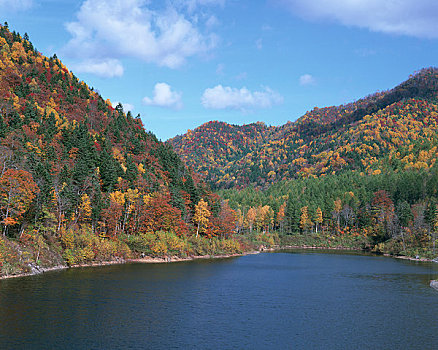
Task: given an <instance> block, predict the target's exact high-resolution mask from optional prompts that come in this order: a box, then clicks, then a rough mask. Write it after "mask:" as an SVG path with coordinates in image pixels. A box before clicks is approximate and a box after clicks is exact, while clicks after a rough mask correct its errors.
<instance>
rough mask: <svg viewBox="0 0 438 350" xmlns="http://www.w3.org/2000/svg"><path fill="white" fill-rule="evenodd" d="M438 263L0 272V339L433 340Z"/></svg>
mask: <svg viewBox="0 0 438 350" xmlns="http://www.w3.org/2000/svg"><path fill="white" fill-rule="evenodd" d="M437 265H438V264H436V265H435V264H426V263H413V262H409V261H401V260H395V259H390V258H386V257H369V256H363V255H358V254H355V253H348V254H339V252H336V253H334V252H329V253H326V252H322V253H321V252H309V251H305V252H299V251H293V252H281V253H267V254H259V255H251V256H245V257H241V258H234V259H224V260H210V261H196V262H189V263H176V264H156V265H143V264H131V265H120V266H107V267H99V268H84V269H72V270H67V271H59V272H52V273H47V274H45V275H41V276H32V277H27V278H20V279H12V280H4V281H0V341H1V343H0V348H2V349H3V348H5V349H8V348H11V349H21V348H43V349H47V348H69V349H72V348H80V349H83V348H87V349H91V348H96V349H112V348H118V349H120V348H132V349H145V348H153V349H164V348H166V349H167V348H201V349H224V348H251V349H256V348H266V349H271V348H303V349H304V348H305V349H308V348H321V349H327V348H356V349H357V348H365V349H366V348H369V349H374V348H388V349H389V348H414V349H415V348H426V349H427V348H434V346H435V345H436V342H437V340H438V338H437V337H438V335H437V332H436V327H435V325H436V322H437V321H438V316H437V315H438V303H437V300H438V293H437V292H436V291H434V290H433V289H431V288H430V287H429V286H428V284H429V280H430V278H433V277H436V278H438V266H437Z"/></svg>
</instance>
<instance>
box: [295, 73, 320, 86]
mask: <svg viewBox="0 0 438 350" xmlns="http://www.w3.org/2000/svg"><path fill="white" fill-rule="evenodd" d="M299 80H300V85H303V86H307V85H314V84H315V83H316V80H315V78H314V77H313V76H312V75H310V74H303V75H302V76H300V79H299Z"/></svg>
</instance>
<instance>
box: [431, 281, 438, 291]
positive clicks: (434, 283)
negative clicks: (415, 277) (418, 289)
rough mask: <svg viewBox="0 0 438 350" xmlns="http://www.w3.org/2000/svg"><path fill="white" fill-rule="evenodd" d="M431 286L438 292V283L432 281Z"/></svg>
mask: <svg viewBox="0 0 438 350" xmlns="http://www.w3.org/2000/svg"><path fill="white" fill-rule="evenodd" d="M430 286H431V287H432V288H434V289H436V290H438V281H430Z"/></svg>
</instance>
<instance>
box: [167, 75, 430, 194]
mask: <svg viewBox="0 0 438 350" xmlns="http://www.w3.org/2000/svg"><path fill="white" fill-rule="evenodd" d="M437 97H438V69H437V68H427V69H423V70H421V71H419V72H417V73H416V74H414V75H413V76H411V77H410V78H409V79H408V80H407V81H405V82H403V83H402V84H400V85H398V86H397V87H395V88H394V89H392V90H389V91H385V92H379V93H375V94H373V95H370V96H367V97H365V98H363V99H360V100H358V101H356V102H353V103H349V104H346V105H341V106H332V107H326V108H314V109H313V110H311V111H309V112H307V113H306V114H305V115H304V116H302V117H301V118H299V119H298V120H297V121H295V122H288V123H286V124H285V125H282V126H279V127H272V126H266V125H264V124H263V123H256V124H249V125H243V126H239V125H229V124H227V123H223V122H209V123H206V124H203V125H201V126H200V127H198V128H196V129H195V130H193V131H191V130H189V131H188V132H187V133H186V134H184V135H180V136H176V137H175V138H173V139H171V140H169V143H171V144H172V146H173V147H174V149H175V151H176V153H178V154H179V155H180V156H181V157H182V158H183V159H184V161H185V162H186V163H187V164H188V165H189V166H191V167H193V168H194V170H195V171H197V172H199V173H202V174H203V175H204V176H205V179H206V180H207V181H208V182H209V183H211V184H212V185H213V186H214V187H216V188H230V187H238V188H243V187H246V186H248V185H256V186H259V187H266V186H267V185H269V184H272V183H275V182H277V181H280V180H285V179H292V178H297V177H320V176H324V175H327V174H338V173H340V172H344V171H357V172H361V173H364V174H377V173H379V172H382V171H384V170H385V169H388V168H391V169H394V170H397V169H407V168H417V169H418V168H429V167H431V166H432V165H433V164H434V163H435V161H436V150H437V147H436V146H437V128H436V126H437V124H436V123H437V113H438V101H437Z"/></svg>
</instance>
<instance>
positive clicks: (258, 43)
mask: <svg viewBox="0 0 438 350" xmlns="http://www.w3.org/2000/svg"><path fill="white" fill-rule="evenodd" d="M256 47H257V49H258V50H261V49H263V39H262V38H260V39H257V40H256Z"/></svg>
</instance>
